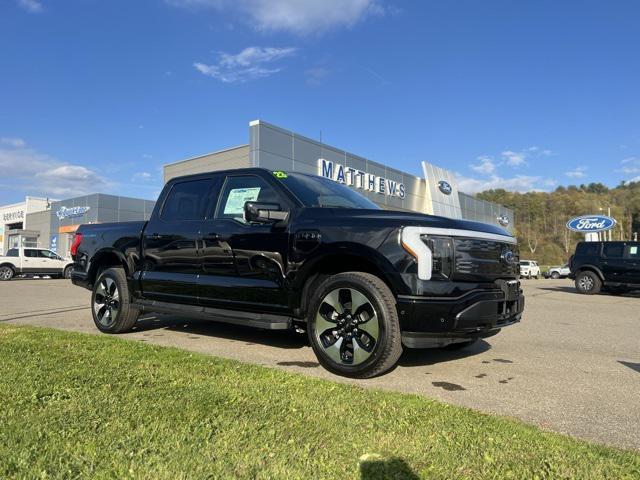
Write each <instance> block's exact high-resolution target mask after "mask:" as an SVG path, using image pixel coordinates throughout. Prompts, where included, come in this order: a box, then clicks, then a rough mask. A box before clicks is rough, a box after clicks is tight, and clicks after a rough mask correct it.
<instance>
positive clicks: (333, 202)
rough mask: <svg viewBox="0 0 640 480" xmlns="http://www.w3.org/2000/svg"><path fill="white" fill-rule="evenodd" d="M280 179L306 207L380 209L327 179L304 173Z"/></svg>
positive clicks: (356, 193)
mask: <svg viewBox="0 0 640 480" xmlns="http://www.w3.org/2000/svg"><path fill="white" fill-rule="evenodd" d="M279 178H280V180H281V181H282V183H283V184H284V185H285V186H286V187H287V188H288V189H289V190H291V192H292V193H293V194H294V195H295V196H296V197H298V199H299V200H300V201H301V202H302V203H303V204H304V206H305V207H323V208H367V209H375V210H379V209H380V207H378V206H377V205H376V204H375V203H373V202H372V201H371V200H369V199H368V198H366V197H364V196H363V195H360V194H359V193H358V192H355V191H353V190H351V189H350V188H349V187H347V186H345V185H343V184H341V183H337V182H334V181H333V180H329V179H327V178H323V177H318V176H315V175H305V174H303V173H287V174H286V177H284V176H282V177H279Z"/></svg>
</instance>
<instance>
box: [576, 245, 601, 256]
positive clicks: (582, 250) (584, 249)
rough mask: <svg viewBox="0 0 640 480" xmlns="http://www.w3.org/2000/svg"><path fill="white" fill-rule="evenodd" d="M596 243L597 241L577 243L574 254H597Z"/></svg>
mask: <svg viewBox="0 0 640 480" xmlns="http://www.w3.org/2000/svg"><path fill="white" fill-rule="evenodd" d="M598 245H599V244H598V243H597V242H583V243H579V244H578V246H577V247H576V255H586V256H592V255H598Z"/></svg>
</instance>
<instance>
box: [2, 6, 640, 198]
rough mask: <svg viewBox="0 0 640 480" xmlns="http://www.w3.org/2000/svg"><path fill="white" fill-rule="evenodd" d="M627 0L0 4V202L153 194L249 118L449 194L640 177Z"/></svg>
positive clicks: (635, 34) (631, 11)
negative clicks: (450, 189) (451, 179)
mask: <svg viewBox="0 0 640 480" xmlns="http://www.w3.org/2000/svg"><path fill="white" fill-rule="evenodd" d="M638 18H640V3H639V2H637V1H635V0H629V1H624V0H616V1H614V2H604V1H588V0H587V1H575V2H572V1H562V2H558V1H544V0H541V1H540V0H536V1H533V0H531V1H518V2H514V1H511V0H504V1H494V0H486V1H481V2H479V1H475V0H460V1H400V0H396V1H393V0H388V1H387V0H308V1H304V0H136V1H116V0H111V1H108V2H105V1H100V0H58V1H53V0H0V66H1V67H0V205H1V204H5V203H9V202H17V201H20V200H21V199H23V198H24V196H25V195H26V194H30V195H48V196H52V197H57V198H67V197H69V196H72V195H76V194H81V193H86V192H96V191H101V192H110V193H117V194H124V195H131V196H137V197H144V198H154V197H155V195H156V194H157V192H158V191H159V189H160V188H161V185H162V180H161V166H162V165H163V164H165V163H169V162H172V161H175V160H180V159H183V158H187V157H190V156H194V155H198V154H202V153H206V152H211V151H214V150H217V149H221V148H225V147H229V146H233V145H238V144H243V143H247V142H248V122H249V121H250V120H253V119H256V118H260V119H263V120H266V121H269V122H272V123H275V124H277V125H280V126H282V127H285V128H289V129H292V130H294V131H297V132H299V133H302V134H305V135H307V136H310V137H314V138H317V137H318V136H319V133H320V131H322V133H323V139H324V141H326V142H327V143H329V144H332V145H335V146H338V147H341V148H344V149H346V150H349V151H351V152H354V153H357V154H359V155H362V156H365V157H368V158H371V159H373V160H377V161H380V162H383V163H386V164H389V165H394V166H396V167H398V168H401V169H403V170H406V171H409V172H412V173H415V174H417V175H420V174H421V171H420V161H422V160H427V161H430V162H432V163H435V164H437V165H439V166H443V167H445V168H449V169H451V170H454V171H455V172H457V173H458V174H459V181H460V184H461V189H462V190H465V191H468V192H475V191H478V190H481V189H484V188H495V187H505V188H509V189H514V190H519V191H527V190H532V189H542V190H549V189H553V188H555V186H557V185H566V184H576V183H586V182H603V183H606V184H608V185H610V186H615V185H617V184H618V183H619V182H621V181H623V180H627V181H628V180H631V179H634V178H637V177H640V88H639V87H638V86H639V85H640V55H639V54H638V48H639V47H640V28H638V23H637V22H638Z"/></svg>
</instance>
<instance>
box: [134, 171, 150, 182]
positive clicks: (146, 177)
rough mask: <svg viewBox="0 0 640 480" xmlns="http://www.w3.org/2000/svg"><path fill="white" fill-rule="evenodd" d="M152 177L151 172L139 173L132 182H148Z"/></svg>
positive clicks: (135, 174)
mask: <svg viewBox="0 0 640 480" xmlns="http://www.w3.org/2000/svg"><path fill="white" fill-rule="evenodd" d="M152 177H153V175H151V174H150V173H149V172H138V173H134V174H133V177H132V179H131V180H132V181H134V182H148V181H149V180H151V178H152Z"/></svg>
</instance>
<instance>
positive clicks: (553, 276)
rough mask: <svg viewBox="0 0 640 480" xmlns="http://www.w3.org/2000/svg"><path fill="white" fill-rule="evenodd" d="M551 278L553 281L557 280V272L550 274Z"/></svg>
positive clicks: (558, 276) (558, 275)
mask: <svg viewBox="0 0 640 480" xmlns="http://www.w3.org/2000/svg"><path fill="white" fill-rule="evenodd" d="M551 278H553V279H554V280H558V279H559V278H560V274H559V273H558V272H553V273H552V274H551Z"/></svg>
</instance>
